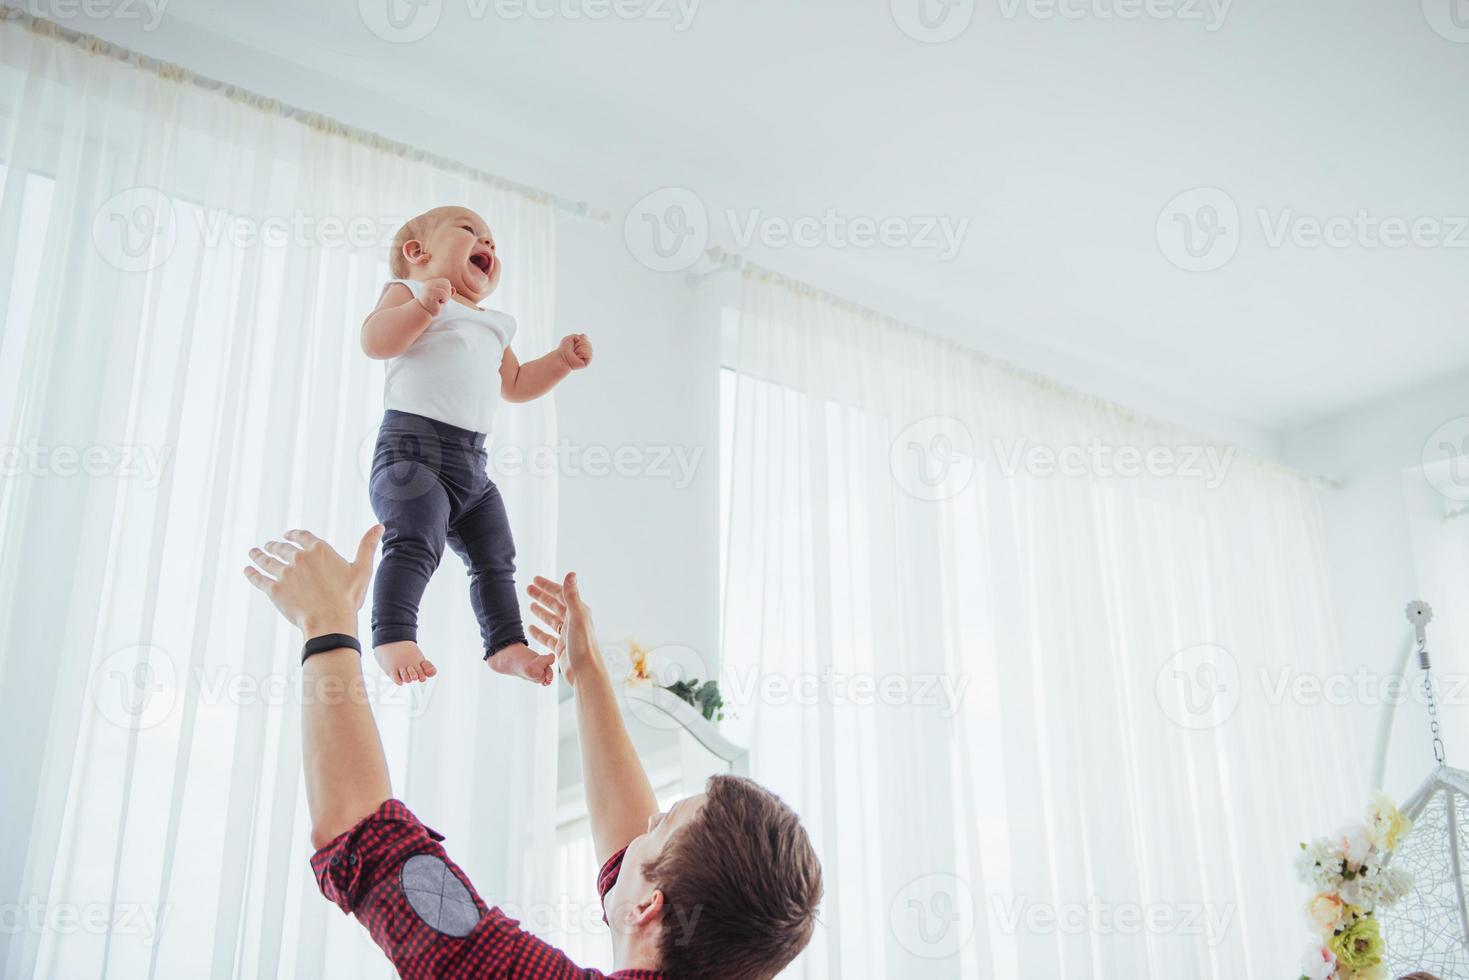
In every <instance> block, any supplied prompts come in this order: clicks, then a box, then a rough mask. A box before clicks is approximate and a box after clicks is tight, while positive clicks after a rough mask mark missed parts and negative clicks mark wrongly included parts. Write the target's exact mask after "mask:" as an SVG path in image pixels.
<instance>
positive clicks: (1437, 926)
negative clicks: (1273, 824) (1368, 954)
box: [1371, 602, 1469, 980]
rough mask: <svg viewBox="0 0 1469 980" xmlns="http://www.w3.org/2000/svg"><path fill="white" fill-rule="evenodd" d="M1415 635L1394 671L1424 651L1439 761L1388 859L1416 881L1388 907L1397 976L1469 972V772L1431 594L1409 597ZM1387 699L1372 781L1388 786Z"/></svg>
mask: <svg viewBox="0 0 1469 980" xmlns="http://www.w3.org/2000/svg"><path fill="white" fill-rule="evenodd" d="M1407 615H1408V621H1409V622H1410V623H1412V624H1413V636H1412V638H1411V640H1410V642H1409V643H1408V644H1406V645H1405V647H1404V650H1403V654H1402V657H1401V659H1400V660H1399V663H1398V670H1397V672H1396V674H1395V675H1394V676H1399V677H1401V676H1403V675H1404V674H1405V673H1406V671H1407V668H1408V660H1409V657H1410V656H1411V655H1412V654H1413V653H1414V651H1416V652H1417V654H1418V666H1419V669H1421V670H1422V671H1423V689H1424V693H1425V695H1426V698H1427V703H1428V718H1429V725H1430V729H1431V733H1432V736H1433V757H1434V760H1435V762H1436V763H1437V766H1436V768H1435V769H1434V770H1433V771H1432V772H1431V773H1429V775H1428V778H1427V779H1425V780H1424V781H1423V784H1422V785H1421V786H1419V787H1418V789H1417V790H1416V791H1415V792H1414V793H1413V794H1412V795H1411V796H1409V797H1408V798H1407V800H1405V801H1404V803H1403V806H1402V811H1403V813H1405V814H1406V815H1407V816H1408V817H1409V818H1410V819H1411V820H1412V821H1413V827H1412V829H1411V830H1410V831H1409V832H1408V833H1407V835H1405V836H1404V837H1403V839H1402V840H1401V841H1400V842H1399V843H1398V847H1397V850H1395V851H1393V853H1392V856H1391V857H1390V858H1389V860H1388V866H1389V867H1394V868H1402V869H1403V870H1405V871H1408V872H1409V873H1411V874H1412V875H1413V887H1412V889H1410V890H1409V891H1408V893H1407V894H1406V895H1404V896H1403V897H1402V899H1401V900H1399V901H1398V902H1397V903H1396V904H1394V905H1392V906H1391V907H1388V908H1383V909H1380V910H1379V912H1378V913H1377V917H1378V919H1379V921H1380V923H1381V925H1382V933H1383V937H1384V939H1385V941H1386V946H1387V966H1388V976H1389V977H1399V976H1403V975H1405V974H1411V973H1414V972H1415V971H1420V970H1421V971H1427V972H1429V973H1432V974H1434V975H1436V976H1438V977H1442V978H1444V980H1449V978H1460V977H1469V903H1466V901H1465V895H1466V893H1469V773H1466V772H1465V771H1464V770H1462V769H1453V768H1450V767H1449V766H1448V765H1446V764H1445V763H1444V745H1443V739H1442V738H1440V734H1439V725H1438V707H1437V705H1435V704H1434V700H1433V680H1432V674H1431V672H1430V663H1429V657H1428V640H1427V626H1428V623H1429V622H1430V621H1431V620H1432V619H1433V610H1432V609H1431V608H1429V606H1428V604H1427V603H1426V602H1414V603H1410V604H1409V605H1408V609H1407ZM1395 700H1397V699H1394V698H1388V699H1386V703H1385V704H1384V705H1383V714H1382V718H1381V720H1380V721H1379V727H1378V733H1377V753H1376V764H1375V766H1374V773H1373V785H1372V787H1371V788H1372V789H1377V788H1379V787H1381V786H1382V783H1383V777H1384V776H1385V775H1386V769H1387V747H1388V742H1389V741H1390V740H1391V738H1392V723H1393V714H1394V711H1395V707H1396V706H1395V704H1394V701H1395Z"/></svg>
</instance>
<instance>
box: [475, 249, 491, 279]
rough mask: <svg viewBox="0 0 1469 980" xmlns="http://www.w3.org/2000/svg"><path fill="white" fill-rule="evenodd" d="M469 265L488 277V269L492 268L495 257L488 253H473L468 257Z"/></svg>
mask: <svg viewBox="0 0 1469 980" xmlns="http://www.w3.org/2000/svg"><path fill="white" fill-rule="evenodd" d="M469 264H470V265H472V266H474V267H475V268H476V269H478V270H479V271H480V272H483V273H484V274H485V275H489V274H490V269H492V268H494V265H495V257H494V256H493V255H491V254H490V253H489V252H475V253H474V254H473V255H471V256H470V257H469Z"/></svg>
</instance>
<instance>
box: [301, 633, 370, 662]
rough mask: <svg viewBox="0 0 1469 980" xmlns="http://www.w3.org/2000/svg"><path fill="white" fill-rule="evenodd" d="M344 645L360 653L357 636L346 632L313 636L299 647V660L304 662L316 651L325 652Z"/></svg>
mask: <svg viewBox="0 0 1469 980" xmlns="http://www.w3.org/2000/svg"><path fill="white" fill-rule="evenodd" d="M344 647H346V648H349V649H352V650H356V651H357V655H358V656H361V655H362V644H361V643H358V642H357V637H355V636H349V635H348V634H346V633H327V634H325V635H324V636H313V637H312V638H311V639H309V640H307V641H306V645H305V646H303V647H302V648H301V662H302V663H303V664H304V663H305V662H306V658H308V657H314V656H315V655H316V654H318V653H326V652H327V651H328V650H341V649H342V648H344Z"/></svg>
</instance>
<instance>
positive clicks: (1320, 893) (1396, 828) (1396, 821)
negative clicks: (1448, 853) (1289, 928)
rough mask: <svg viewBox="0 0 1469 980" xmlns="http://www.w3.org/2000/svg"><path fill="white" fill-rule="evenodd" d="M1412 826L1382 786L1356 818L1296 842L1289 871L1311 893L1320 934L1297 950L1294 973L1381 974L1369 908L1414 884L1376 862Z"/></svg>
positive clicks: (1340, 978) (1362, 979) (1317, 978)
mask: <svg viewBox="0 0 1469 980" xmlns="http://www.w3.org/2000/svg"><path fill="white" fill-rule="evenodd" d="M1411 827H1412V822H1411V821H1409V820H1408V818H1407V817H1405V816H1403V814H1402V813H1401V812H1399V810H1398V808H1397V806H1396V805H1395V804H1394V803H1393V801H1392V800H1391V799H1389V798H1388V797H1387V795H1386V794H1384V793H1376V794H1374V795H1373V797H1372V802H1371V803H1370V804H1368V806H1367V811H1366V813H1365V814H1364V815H1363V817H1362V819H1360V820H1352V821H1349V822H1347V823H1345V824H1343V825H1342V826H1341V827H1340V828H1339V829H1338V830H1337V832H1336V833H1335V834H1334V835H1333V836H1331V837H1318V838H1316V839H1315V840H1313V841H1312V842H1311V843H1309V844H1302V845H1301V853H1300V855H1299V856H1298V857H1297V858H1296V874H1297V875H1298V876H1299V877H1300V879H1301V881H1303V882H1305V883H1306V884H1307V885H1308V886H1310V888H1311V889H1312V891H1313V892H1314V893H1315V894H1314V895H1313V896H1312V898H1311V899H1310V901H1308V902H1307V903H1306V919H1307V921H1309V922H1310V924H1311V926H1312V928H1313V929H1314V930H1315V931H1316V932H1317V933H1318V935H1319V936H1320V939H1319V940H1317V941H1315V942H1313V943H1312V944H1311V945H1310V946H1309V947H1307V949H1306V953H1305V956H1304V957H1303V958H1302V963H1301V970H1302V973H1301V980H1385V978H1386V976H1387V972H1386V970H1387V967H1386V965H1385V964H1384V963H1383V950H1384V947H1383V940H1382V931H1381V928H1380V927H1379V926H1378V923H1377V918H1376V916H1375V915H1374V913H1375V912H1376V911H1377V909H1378V908H1386V907H1387V906H1390V905H1392V904H1393V903H1394V902H1396V901H1397V900H1398V899H1400V898H1402V897H1403V895H1404V894H1406V893H1407V891H1408V889H1410V888H1412V887H1413V878H1412V876H1411V875H1410V874H1408V873H1407V872H1406V871H1403V870H1402V869H1400V868H1389V867H1383V861H1384V860H1385V859H1386V858H1387V856H1388V855H1389V854H1391V853H1392V851H1393V849H1394V848H1396V847H1397V846H1398V841H1399V840H1401V839H1402V836H1403V835H1404V834H1406V833H1407V832H1408V830H1409V829H1411Z"/></svg>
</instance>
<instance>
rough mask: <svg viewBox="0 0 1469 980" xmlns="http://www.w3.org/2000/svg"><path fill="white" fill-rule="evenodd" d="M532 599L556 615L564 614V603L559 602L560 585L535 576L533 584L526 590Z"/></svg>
mask: <svg viewBox="0 0 1469 980" xmlns="http://www.w3.org/2000/svg"><path fill="white" fill-rule="evenodd" d="M526 591H527V592H529V593H530V597H531V598H532V599H538V600H540V601H541V602H543V603H545V604H546V605H547V606H548V607H550V608H551V609H553V610H555V611H556V612H558V613H562V614H564V613H565V612H566V603H564V602H562V601H561V585H560V584H559V583H557V582H552V581H551V580H550V579H547V578H542V577H541V576H539V575H537V576H536V580H535V582H534V583H533V584H531V585H530V586H528V587H527V588H526Z"/></svg>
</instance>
